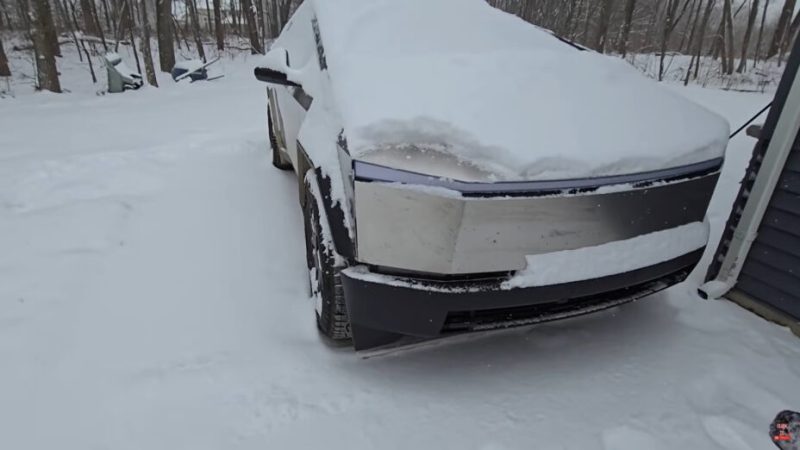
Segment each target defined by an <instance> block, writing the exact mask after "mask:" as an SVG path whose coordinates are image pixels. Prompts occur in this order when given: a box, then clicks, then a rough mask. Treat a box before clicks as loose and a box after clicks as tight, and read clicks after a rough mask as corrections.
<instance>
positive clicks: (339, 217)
mask: <svg viewBox="0 0 800 450" xmlns="http://www.w3.org/2000/svg"><path fill="white" fill-rule="evenodd" d="M309 172H311V173H312V174H313V177H314V180H315V181H316V183H317V187H318V188H319V195H318V196H317V201H318V202H319V203H320V204H321V205H322V207H323V208H324V210H325V217H326V220H327V222H328V227H329V229H330V230H331V237H332V238H333V245H334V247H335V249H336V252H337V253H338V254H339V255H341V256H342V258H344V259H345V260H346V261H347V262H348V264H353V263H354V262H355V245H354V242H353V240H352V239H351V238H350V233H349V231H348V229H347V225H346V223H345V214H346V213H345V211H344V209H343V208H342V204H341V202H334V199H333V195H332V189H331V187H332V186H331V183H332V181H331V178H330V177H329V176H327V175H326V174H325V172H324V171H323V170H322V168H321V167H318V166H315V165H314V163H313V161H312V160H311V157H309V156H308V153H307V152H306V149H305V148H304V147H303V145H302V144H301V143H300V141H298V142H297V173H298V177H297V179H298V187H299V197H300V207H301V208H306V206H307V205H306V198H307V192H306V190H307V186H306V183H305V177H306V175H307V174H309Z"/></svg>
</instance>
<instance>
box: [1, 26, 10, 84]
mask: <svg viewBox="0 0 800 450" xmlns="http://www.w3.org/2000/svg"><path fill="white" fill-rule="evenodd" d="M10 76H11V68H10V67H8V57H7V56H6V51H5V49H3V37H2V36H0V77H10Z"/></svg>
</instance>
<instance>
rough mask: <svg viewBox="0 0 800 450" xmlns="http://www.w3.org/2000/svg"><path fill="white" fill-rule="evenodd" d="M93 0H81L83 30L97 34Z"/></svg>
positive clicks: (93, 34)
mask: <svg viewBox="0 0 800 450" xmlns="http://www.w3.org/2000/svg"><path fill="white" fill-rule="evenodd" d="M92 1H93V0H81V19H83V31H84V32H85V33H87V34H90V35H92V36H97V25H96V23H95V21H94V16H93V15H92Z"/></svg>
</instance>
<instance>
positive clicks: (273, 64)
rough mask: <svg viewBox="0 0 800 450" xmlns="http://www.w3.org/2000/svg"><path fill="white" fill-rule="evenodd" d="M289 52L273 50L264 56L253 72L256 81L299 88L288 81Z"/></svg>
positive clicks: (282, 49)
mask: <svg viewBox="0 0 800 450" xmlns="http://www.w3.org/2000/svg"><path fill="white" fill-rule="evenodd" d="M290 72H292V69H290V68H289V52H287V51H286V49H285V48H281V47H277V48H273V49H272V50H270V51H269V53H267V54H266V55H264V59H263V62H262V64H261V65H260V66H259V67H256V69H255V70H254V71H253V73H254V75H255V76H256V79H257V80H259V81H263V82H265V83H272V84H282V85H284V86H300V85H299V84H298V83H295V82H294V81H291V80H289V75H288V74H289V73H290Z"/></svg>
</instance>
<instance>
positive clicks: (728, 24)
mask: <svg viewBox="0 0 800 450" xmlns="http://www.w3.org/2000/svg"><path fill="white" fill-rule="evenodd" d="M732 1H733V0H725V4H726V8H725V9H726V10H727V13H726V14H725V31H727V35H726V36H727V37H726V39H725V46H726V48H725V53H726V54H727V55H728V65H727V66H726V68H725V73H727V74H728V75H731V74H732V73H733V64H734V61H735V60H736V56H734V48H733V31H734V30H733V5H732V4H731V2H732Z"/></svg>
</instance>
